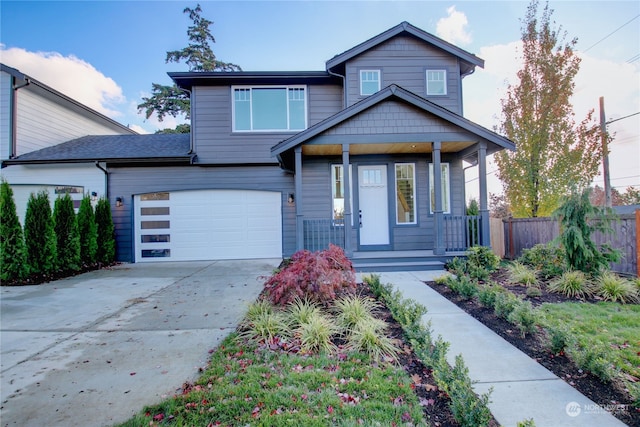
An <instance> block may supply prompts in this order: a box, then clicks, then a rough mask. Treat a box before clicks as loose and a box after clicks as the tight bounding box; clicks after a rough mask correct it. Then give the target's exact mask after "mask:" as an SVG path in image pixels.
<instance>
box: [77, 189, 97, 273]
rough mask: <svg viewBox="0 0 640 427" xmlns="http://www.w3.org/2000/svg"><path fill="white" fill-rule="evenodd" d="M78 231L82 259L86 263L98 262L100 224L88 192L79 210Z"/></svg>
mask: <svg viewBox="0 0 640 427" xmlns="http://www.w3.org/2000/svg"><path fill="white" fill-rule="evenodd" d="M78 233H79V234H80V260H81V261H82V264H84V265H92V264H94V263H95V262H96V253H97V251H98V226H97V225H96V217H95V214H94V212H93V206H91V197H90V196H89V195H88V194H87V195H85V196H84V198H83V199H82V202H81V203H80V209H79V210H78Z"/></svg>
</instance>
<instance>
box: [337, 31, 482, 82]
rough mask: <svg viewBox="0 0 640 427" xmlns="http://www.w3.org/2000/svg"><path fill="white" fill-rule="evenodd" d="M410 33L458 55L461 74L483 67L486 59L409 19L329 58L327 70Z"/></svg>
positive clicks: (451, 53)
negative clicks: (412, 22)
mask: <svg viewBox="0 0 640 427" xmlns="http://www.w3.org/2000/svg"><path fill="white" fill-rule="evenodd" d="M403 33H404V34H409V35H411V36H413V37H415V38H417V39H419V40H421V41H423V42H424V43H427V44H430V45H432V46H434V47H436V48H438V49H441V50H443V51H445V52H447V53H448V54H450V55H453V56H455V57H457V58H458V59H459V60H460V61H461V63H462V64H464V65H463V66H462V67H461V70H460V71H461V74H463V75H467V74H471V73H472V72H473V70H474V69H475V67H476V66H478V67H481V68H483V67H484V60H483V59H481V58H479V57H477V56H476V55H474V54H472V53H469V52H467V51H466V50H464V49H461V48H459V47H457V46H455V45H453V44H451V43H449V42H448V41H445V40H443V39H441V38H439V37H436V36H434V35H433V34H431V33H428V32H426V31H424V30H422V29H420V28H418V27H416V26H414V25H412V24H411V23H409V22H407V21H402V22H401V23H399V24H398V25H396V26H394V27H391V28H389V29H388V30H386V31H384V32H382V33H380V34H378V35H376V36H374V37H372V38H370V39H369V40H367V41H365V42H363V43H360V44H359V45H357V46H354V47H352V48H351V49H349V50H347V51H345V52H343V53H341V54H338V55H336V56H334V57H333V58H331V59H330V60H328V61H327V62H326V69H327V71H340V70H341V69H344V66H345V63H346V62H347V61H349V60H350V59H352V58H355V57H356V56H358V55H361V54H362V53H364V52H366V51H368V50H370V49H372V48H375V47H376V46H378V45H380V44H382V43H384V42H386V41H387V40H390V39H392V38H393V37H396V36H398V35H400V34H403Z"/></svg>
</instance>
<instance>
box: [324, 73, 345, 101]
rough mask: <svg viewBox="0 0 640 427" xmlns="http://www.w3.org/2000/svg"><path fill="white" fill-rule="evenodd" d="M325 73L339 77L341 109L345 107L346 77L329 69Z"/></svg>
mask: <svg viewBox="0 0 640 427" xmlns="http://www.w3.org/2000/svg"><path fill="white" fill-rule="evenodd" d="M327 73H329V75H330V76H335V77H340V78H341V79H342V109H343V110H344V109H345V108H347V88H346V85H347V82H346V80H347V77H346V76H343V75H342V74H338V73H334V72H333V71H331V70H329V69H328V70H327Z"/></svg>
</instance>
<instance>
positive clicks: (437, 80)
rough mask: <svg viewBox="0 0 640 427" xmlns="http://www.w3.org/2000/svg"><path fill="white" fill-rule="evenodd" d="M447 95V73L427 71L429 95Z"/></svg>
mask: <svg viewBox="0 0 640 427" xmlns="http://www.w3.org/2000/svg"><path fill="white" fill-rule="evenodd" d="M446 94H447V71H446V70H427V95H446Z"/></svg>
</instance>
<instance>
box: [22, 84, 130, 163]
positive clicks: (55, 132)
mask: <svg viewBox="0 0 640 427" xmlns="http://www.w3.org/2000/svg"><path fill="white" fill-rule="evenodd" d="M16 99H17V114H18V116H17V121H18V124H17V131H16V134H17V135H16V137H17V151H18V152H17V153H16V154H17V155H22V154H26V153H29V152H31V151H36V150H40V149H42V148H45V147H50V146H53V145H57V144H60V143H62V142H66V141H70V140H72V139H75V138H79V137H82V136H86V135H115V134H122V133H124V132H116V131H114V130H113V128H109V127H107V126H104V125H101V124H100V123H96V121H95V120H91V119H89V118H87V117H86V116H83V115H81V114H78V113H77V112H74V111H72V110H70V109H68V108H65V107H63V106H61V105H59V104H57V103H55V102H53V101H50V100H48V99H46V98H44V97H42V96H40V95H38V94H36V93H34V92H32V91H29V90H28V86H27V87H25V88H22V89H20V90H18V92H17V94H16Z"/></svg>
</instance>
